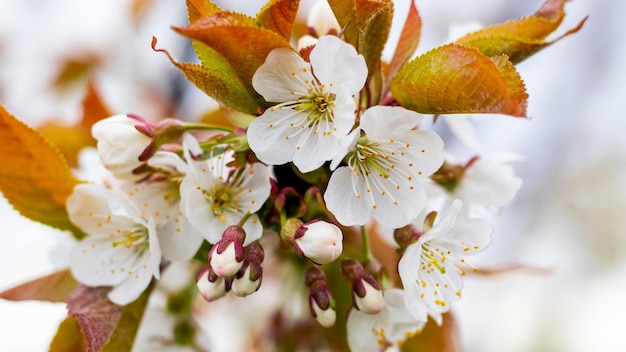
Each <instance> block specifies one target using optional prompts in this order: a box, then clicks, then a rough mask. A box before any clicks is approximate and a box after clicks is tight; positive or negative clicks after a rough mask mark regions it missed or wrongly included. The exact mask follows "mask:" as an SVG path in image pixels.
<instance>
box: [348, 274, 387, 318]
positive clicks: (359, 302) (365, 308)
mask: <svg viewBox="0 0 626 352" xmlns="http://www.w3.org/2000/svg"><path fill="white" fill-rule="evenodd" d="M361 285H362V286H363V289H364V291H365V295H364V296H363V297H359V295H358V294H354V296H353V297H354V304H355V305H356V307H357V308H358V310H360V311H361V312H363V313H367V314H378V313H380V311H381V310H383V292H382V291H381V290H379V289H377V288H375V287H373V286H372V285H370V284H369V282H367V281H365V280H361Z"/></svg>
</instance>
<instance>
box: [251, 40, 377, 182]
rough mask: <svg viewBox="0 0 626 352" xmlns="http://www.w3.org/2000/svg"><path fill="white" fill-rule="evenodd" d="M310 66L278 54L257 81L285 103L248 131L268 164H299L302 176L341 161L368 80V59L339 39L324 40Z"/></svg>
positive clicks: (260, 89) (261, 88)
mask: <svg viewBox="0 0 626 352" xmlns="http://www.w3.org/2000/svg"><path fill="white" fill-rule="evenodd" d="M310 61H311V63H310V64H309V63H307V62H306V61H304V59H303V58H302V57H300V56H299V55H298V54H296V53H295V52H294V51H292V50H290V49H285V48H279V49H274V50H272V51H271V52H270V54H269V55H268V56H267V59H266V60H265V63H264V64H263V65H261V67H259V69H258V70H257V72H256V73H255V74H254V77H253V78H252V85H253V86H254V89H256V91H257V92H259V94H261V95H262V96H263V98H265V100H267V101H270V102H277V103H279V104H278V105H275V106H273V107H271V108H269V109H267V110H266V111H265V112H264V113H263V114H262V115H261V116H259V117H258V118H256V119H255V120H254V121H252V123H251V124H250V126H249V127H248V143H249V144H250V148H251V149H252V150H253V151H254V153H255V154H256V156H257V157H258V158H259V160H261V161H263V162H264V163H266V164H270V165H280V164H284V163H287V162H290V161H293V163H294V164H295V165H296V167H297V168H298V169H299V170H300V171H302V172H309V171H313V170H315V169H317V168H318V167H320V166H322V164H323V163H324V162H325V161H327V160H330V159H332V158H333V157H334V156H335V154H336V153H337V152H338V151H339V141H340V140H341V139H342V138H344V137H345V136H346V135H347V134H348V133H349V132H350V130H351V128H352V126H353V125H354V122H355V115H354V111H355V102H354V98H353V95H355V94H357V93H358V92H359V90H360V89H361V88H362V87H363V84H364V83H365V79H366V77H367V66H366V64H365V59H364V58H363V56H361V55H359V54H357V52H356V50H355V49H354V47H352V46H351V45H349V44H346V43H345V42H343V41H342V40H340V39H339V38H337V37H334V36H322V37H321V38H320V40H319V41H318V43H317V44H316V46H315V48H314V49H313V50H312V51H311V54H310Z"/></svg>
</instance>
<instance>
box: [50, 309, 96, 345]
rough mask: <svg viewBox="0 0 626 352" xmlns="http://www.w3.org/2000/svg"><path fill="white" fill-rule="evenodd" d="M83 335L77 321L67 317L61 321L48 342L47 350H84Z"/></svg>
mask: <svg viewBox="0 0 626 352" xmlns="http://www.w3.org/2000/svg"><path fill="white" fill-rule="evenodd" d="M86 350H87V346H86V341H85V337H84V336H83V335H82V333H81V331H80V326H79V325H78V321H76V319H74V318H72V317H67V318H65V320H63V321H62V322H61V324H60V325H59V328H58V329H57V333H56V335H54V338H53V339H52V342H51V343H50V349H49V352H78V351H86Z"/></svg>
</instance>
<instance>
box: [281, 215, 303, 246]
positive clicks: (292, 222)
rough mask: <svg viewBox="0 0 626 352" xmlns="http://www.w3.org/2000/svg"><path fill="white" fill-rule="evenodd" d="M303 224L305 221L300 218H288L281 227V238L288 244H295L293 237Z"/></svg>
mask: <svg viewBox="0 0 626 352" xmlns="http://www.w3.org/2000/svg"><path fill="white" fill-rule="evenodd" d="M302 224H304V223H303V222H302V220H300V219H287V221H285V224H284V225H283V227H281V228H280V238H281V239H282V240H283V241H284V242H285V243H287V244H290V245H291V244H293V238H294V237H295V236H296V232H297V231H298V229H299V228H300V226H302Z"/></svg>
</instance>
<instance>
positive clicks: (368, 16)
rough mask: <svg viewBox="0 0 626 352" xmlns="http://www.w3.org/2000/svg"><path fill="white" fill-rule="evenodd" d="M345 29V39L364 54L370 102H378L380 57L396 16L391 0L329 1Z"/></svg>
mask: <svg viewBox="0 0 626 352" xmlns="http://www.w3.org/2000/svg"><path fill="white" fill-rule="evenodd" d="M328 3H329V4H330V7H331V8H332V10H333V13H334V14H335V17H336V18H337V21H338V22H339V25H340V26H341V27H342V28H343V36H344V38H345V40H346V41H347V42H348V43H350V44H352V45H353V46H354V47H355V48H356V49H357V51H358V52H359V53H360V54H362V55H363V57H364V58H365V62H366V63H367V69H368V80H367V81H368V84H367V87H368V95H369V101H370V105H373V104H376V103H378V100H379V97H380V92H381V89H382V84H381V83H382V82H381V81H382V79H381V71H380V56H381V54H382V52H383V49H384V47H385V43H386V42H387V38H388V37H389V31H390V30H391V21H392V19H393V2H392V1H391V0H349V1H345V0H329V1H328Z"/></svg>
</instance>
